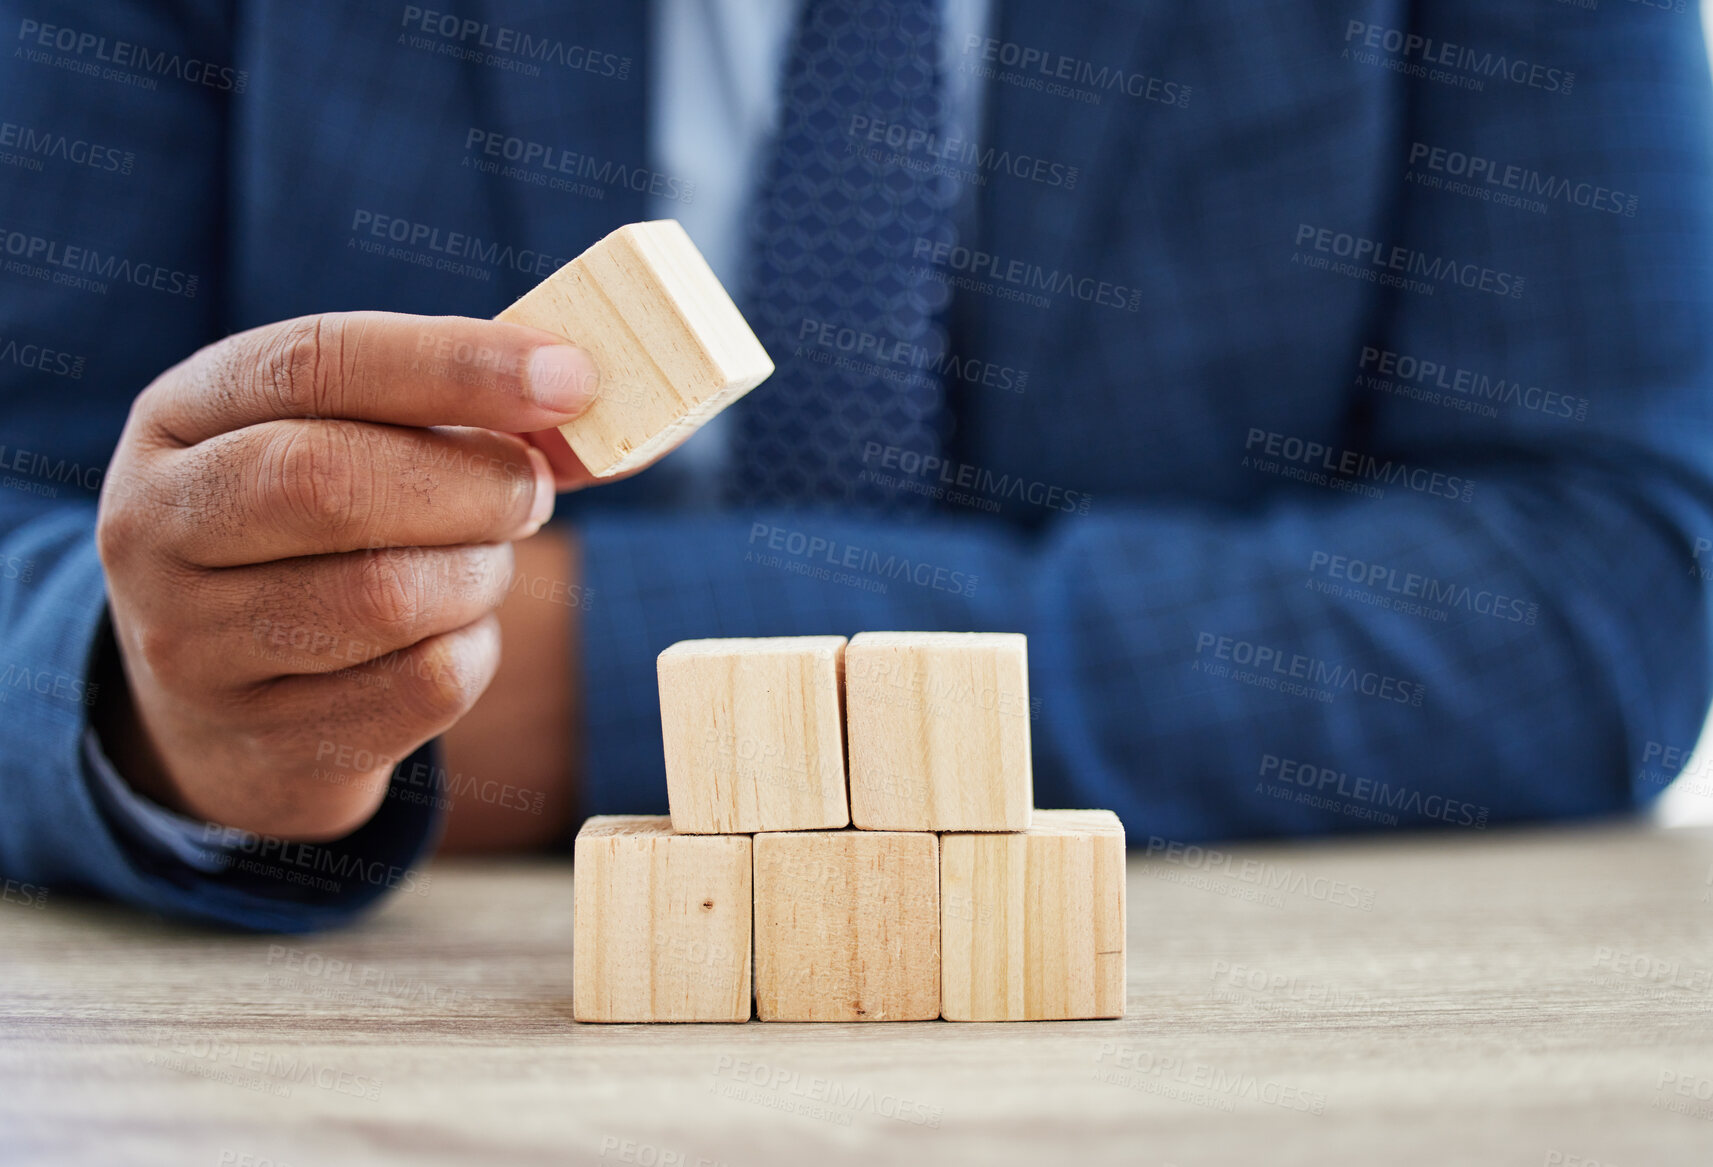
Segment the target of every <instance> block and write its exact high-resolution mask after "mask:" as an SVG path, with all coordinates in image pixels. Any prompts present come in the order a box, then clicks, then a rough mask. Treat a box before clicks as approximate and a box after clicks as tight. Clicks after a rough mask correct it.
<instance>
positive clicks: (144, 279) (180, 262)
mask: <svg viewBox="0 0 1713 1167" xmlns="http://www.w3.org/2000/svg"><path fill="white" fill-rule="evenodd" d="M0 29H3V30H4V31H5V35H6V37H7V38H8V39H9V40H10V42H11V49H10V51H9V52H7V53H6V54H5V58H4V59H0V167H3V168H4V172H5V177H4V180H3V181H0V882H3V883H4V885H5V887H6V888H8V889H15V888H24V887H28V888H32V889H35V890H34V891H32V892H31V893H30V898H31V899H32V900H33V902H36V903H41V902H45V900H46V896H47V895H48V894H50V893H59V892H62V891H72V890H77V889H81V890H86V891H93V892H96V893H98V894H102V895H106V896H110V897H113V898H117V899H120V900H124V901H127V902H129V903H132V904H135V905H138V906H140V907H144V908H148V909H153V910H156V911H160V912H163V913H167V914H172V915H177V916H183V917H188V918H193V919H202V920H207V921H213V922H218V923H222V924H228V925H233V926H237V927H249V928H265V929H280V930H300V929H305V928H312V927H320V926H325V925H329V924H334V923H338V922H340V921H342V920H344V919H347V918H349V917H350V916H351V915H352V914H353V913H354V912H356V911H358V910H359V909H361V908H362V907H363V906H364V905H366V904H369V903H371V902H373V901H374V900H375V899H377V898H378V897H379V896H381V895H382V894H384V893H385V892H387V891H388V890H390V889H396V888H399V887H407V886H408V887H413V888H417V889H419V890H420V889H422V888H425V887H426V883H424V882H423V880H425V879H426V877H419V876H417V875H416V874H415V873H414V872H412V871H411V870H410V868H411V865H412V863H413V862H414V860H415V859H416V857H417V856H418V855H419V854H420V852H421V851H422V850H423V848H424V847H425V845H426V844H427V842H428V841H429V840H430V838H431V836H432V833H433V831H434V828H435V824H436V822H437V816H436V813H435V804H436V802H437V801H438V799H437V797H436V796H435V795H434V794H433V793H432V791H433V788H434V785H435V783H437V782H438V781H439V778H438V775H439V773H440V771H439V768H438V767H437V766H436V764H435V762H434V760H433V758H432V756H431V755H430V753H429V752H428V751H426V750H425V751H423V752H422V753H420V754H419V755H417V756H416V757H414V758H412V759H410V760H409V761H407V762H406V764H405V765H404V766H403V767H401V768H400V770H399V772H398V773H396V774H395V777H394V785H393V787H392V789H391V791H390V795H391V796H389V798H388V799H387V800H386V802H385V804H384V806H383V808H382V809H381V810H380V811H379V812H378V813H377V814H376V816H375V817H374V818H373V819H372V820H371V821H370V822H369V823H368V824H366V825H365V826H364V827H363V828H361V829H360V830H358V831H357V832H355V833H354V834H353V835H351V836H349V837H347V838H346V839H343V840H339V841H337V842H334V843H329V844H326V845H323V846H306V845H293V844H288V843H285V842H283V841H281V840H277V839H264V838H258V837H256V836H232V837H226V836H222V837H220V838H216V839H211V840H209V842H210V844H211V846H214V847H217V848H218V850H219V851H220V852H221V853H223V854H224V855H226V857H227V858H228V859H229V863H228V864H227V865H226V867H225V868H224V869H223V870H219V871H215V872H208V871H204V870H198V868H197V867H196V866H193V865H191V864H189V863H186V862H184V861H183V860H182V859H180V858H178V857H177V856H175V854H174V853H173V850H172V849H171V848H161V847H158V846H157V847H151V846H148V845H146V844H145V843H144V842H142V841H140V840H139V839H138V837H137V832H136V831H135V830H132V829H127V828H129V827H134V826H135V824H134V823H128V822H127V821H125V819H124V816H123V813H122V812H118V811H115V810H114V809H113V807H112V805H111V800H105V801H104V800H102V799H99V798H97V797H96V791H97V789H98V787H96V786H95V785H94V784H93V783H94V782H95V781H96V780H97V778H98V776H97V775H95V774H93V773H91V771H90V769H89V759H88V758H87V756H86V750H85V744H86V737H87V733H88V729H89V721H90V718H89V711H90V708H91V707H92V706H93V705H94V704H95V703H96V701H97V700H99V699H100V693H99V687H98V683H97V682H96V681H94V680H92V674H91V670H92V667H93V664H94V662H95V661H96V659H97V656H98V653H99V652H101V651H102V650H103V647H104V643H103V641H104V638H105V637H106V635H107V634H106V633H105V631H104V629H105V625H106V620H105V614H106V590H105V583H104V577H103V575H102V569H101V564H100V562H99V560H98V559H97V557H96V554H95V548H94V537H93V536H94V527H95V513H96V505H95V500H96V497H97V495H98V493H99V490H100V488H101V486H102V479H103V476H104V474H105V469H106V465H107V462H108V459H109V458H110V457H111V455H112V452H113V446H114V443H115V441H116V440H117V438H118V435H119V431H120V428H121V426H122V425H123V422H124V418H125V414H126V412H127V410H128V409H129V407H130V403H131V400H132V398H133V397H135V395H136V394H137V393H138V392H139V391H140V390H141V389H142V388H143V387H144V386H145V385H147V384H148V382H149V381H150V380H151V379H152V378H153V377H154V376H155V375H157V374H158V373H160V372H161V371H162V370H163V369H165V368H167V367H169V366H170V365H172V364H173V363H174V362H176V361H178V360H180V359H182V358H183V357H184V356H186V355H188V354H189V353H191V352H192V351H194V350H195V349H197V348H198V347H200V346H202V345H204V344H207V343H209V342H210V341H212V340H214V339H216V338H218V337H219V336H220V335H221V334H222V333H223V331H224V321H223V314H222V311H221V309H220V306H219V305H220V302H221V283H222V280H221V268H222V260H221V253H220V241H221V238H222V232H223V230H224V226H223V213H224V210H223V205H222V197H223V195H222V192H223V191H224V189H225V186H226V183H225V180H224V177H223V170H224V167H225V165H226V151H227V147H226V131H227V124H228V111H229V110H230V108H231V102H232V101H233V100H234V98H235V97H236V96H237V95H239V94H241V93H242V91H243V87H244V83H245V77H244V74H243V72H242V70H241V69H239V68H237V66H236V65H235V63H234V60H233V55H232V46H231V38H230V34H229V20H228V17H227V13H226V12H225V11H224V9H223V8H222V7H221V6H220V5H217V4H212V3H207V2H185V3H177V4H169V3H161V4H141V3H122V4H93V3H90V4H85V3H78V4H56V5H18V4H12V3H0ZM7 898H8V899H12V898H15V897H13V896H11V895H10V894H8V896H7Z"/></svg>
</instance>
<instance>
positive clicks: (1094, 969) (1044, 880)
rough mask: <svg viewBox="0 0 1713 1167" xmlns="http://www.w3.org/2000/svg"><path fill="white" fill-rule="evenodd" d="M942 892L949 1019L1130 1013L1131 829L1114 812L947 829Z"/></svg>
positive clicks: (1066, 813)
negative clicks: (1127, 845) (1012, 828)
mask: <svg viewBox="0 0 1713 1167" xmlns="http://www.w3.org/2000/svg"><path fill="white" fill-rule="evenodd" d="M940 897H941V898H940V905H941V906H940V911H941V920H942V928H941V932H940V946H941V954H942V955H941V995H942V998H943V1005H942V1015H943V1016H944V1017H945V1019H946V1020H947V1021H1064V1020H1069V1019H1072V1018H1094V1017H1122V1016H1124V971H1125V970H1124V826H1123V824H1121V823H1120V822H1119V821H1118V816H1117V815H1115V814H1113V813H1112V812H1111V811H1109V810H1038V811H1036V812H1035V822H1034V825H1032V826H1031V827H1030V828H1029V829H1028V830H1027V831H1026V832H1024V833H1022V834H1018V835H997V834H979V835H977V834H957V835H943V836H941V838H940Z"/></svg>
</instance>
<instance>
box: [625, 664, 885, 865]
mask: <svg viewBox="0 0 1713 1167" xmlns="http://www.w3.org/2000/svg"><path fill="white" fill-rule="evenodd" d="M844 654H845V638H844V637H842V636H789V637H775V638H771V639H753V640H685V641H680V642H679V643H677V644H675V645H673V646H672V647H671V648H669V649H667V650H666V651H665V652H663V653H661V654H660V658H659V661H658V662H657V666H656V667H657V671H658V673H659V676H660V724H661V731H662V737H663V744H664V746H665V749H666V799H667V805H668V806H669V808H670V809H671V811H672V829H673V830H675V831H683V832H688V833H694V834H703V833H731V832H745V833H747V832H753V831H812V830H820V829H824V828H827V827H842V826H845V825H846V824H848V823H849V822H850V821H851V819H850V808H849V806H848V804H847V803H846V800H845V730H844V701H843V695H842V694H843V688H842V685H841V680H842V674H843V672H844Z"/></svg>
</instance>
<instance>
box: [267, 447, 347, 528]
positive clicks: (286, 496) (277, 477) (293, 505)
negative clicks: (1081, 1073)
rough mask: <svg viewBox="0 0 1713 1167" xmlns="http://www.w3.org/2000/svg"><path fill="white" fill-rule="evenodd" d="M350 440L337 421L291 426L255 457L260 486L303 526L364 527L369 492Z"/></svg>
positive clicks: (290, 516) (288, 514) (290, 517)
mask: <svg viewBox="0 0 1713 1167" xmlns="http://www.w3.org/2000/svg"><path fill="white" fill-rule="evenodd" d="M352 445H353V440H352V435H351V433H350V431H349V429H348V428H347V427H342V426H327V425H322V426H315V427H314V428H307V427H293V428H292V429H291V430H289V431H287V432H286V433H285V434H284V435H283V436H280V437H277V438H272V439H270V440H269V441H268V443H267V445H266V446H265V447H264V450H263V454H262V457H261V458H260V459H258V462H259V466H260V472H261V474H262V476H263V480H264V483H263V490H264V492H266V493H267V494H270V495H272V497H274V498H276V499H278V500H279V503H280V505H281V506H283V508H284V510H285V513H286V516H287V517H288V519H290V520H292V521H294V522H295V523H296V524H298V525H299V526H300V527H301V528H303V529H305V530H307V531H312V532H322V531H329V530H331V531H333V532H336V533H349V532H351V531H353V530H362V529H366V526H367V524H368V521H369V519H370V517H371V515H370V511H371V509H372V505H373V498H374V496H373V493H372V491H371V490H370V489H368V488H369V487H370V485H371V483H370V482H368V481H367V480H366V478H365V475H364V473H363V471H361V470H360V469H359V458H358V457H357V456H356V454H355V452H354V451H353V449H352Z"/></svg>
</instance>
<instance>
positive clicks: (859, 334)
mask: <svg viewBox="0 0 1713 1167" xmlns="http://www.w3.org/2000/svg"><path fill="white" fill-rule="evenodd" d="M940 35H941V21H940V0H806V3H805V4H804V6H803V9H802V12H801V14H800V15H799V18H798V23H797V28H796V32H795V34H794V36H793V37H792V44H791V50H790V53H789V55H788V57H787V60H786V64H785V70H784V76H783V80H782V84H781V106H780V128H779V136H778V139H777V141H776V142H775V145H774V153H773V157H772V162H771V165H770V166H769V168H768V170H767V171H766V172H765V176H764V179H763V185H762V187H761V190H760V192H759V195H758V198H757V205H756V208H755V215H754V219H753V223H752V237H751V249H752V250H751V254H752V268H751V275H750V281H749V285H748V288H747V292H746V297H745V298H746V301H747V303H746V309H747V311H748V314H749V319H750V321H751V323H752V324H753V325H754V326H755V329H756V333H757V334H758V335H759V336H760V337H761V340H762V343H763V344H765V345H766V346H767V350H768V352H770V353H771V354H772V355H773V359H774V361H775V362H776V364H777V366H778V371H777V372H776V373H775V374H774V376H773V377H772V379H771V380H769V381H768V382H767V383H765V384H763V385H762V386H761V387H760V388H759V389H757V390H756V391H755V392H754V393H752V394H750V396H749V398H748V399H747V400H746V401H744V402H743V403H742V406H741V408H740V409H739V411H738V416H739V419H740V421H739V424H738V433H737V443H736V449H735V450H734V455H735V457H734V472H735V483H734V485H735V489H736V496H737V497H736V501H738V502H739V503H743V504H750V505H754V504H782V503H806V504H822V505H828V504H831V505H842V506H846V507H852V508H857V509H861V510H865V511H890V512H897V511H908V510H919V509H921V507H922V506H923V505H925V502H924V496H923V495H921V494H917V493H912V492H910V491H909V490H907V489H901V488H900V486H899V485H898V482H897V480H896V479H894V478H891V477H890V476H891V475H893V474H895V472H896V470H895V468H896V467H897V465H898V461H897V458H898V452H899V451H906V450H907V451H911V452H913V453H915V454H920V455H923V456H930V455H933V454H935V453H937V452H938V451H939V449H940V447H941V430H942V427H943V426H944V425H945V424H946V419H947V416H948V415H947V413H946V409H945V390H944V385H943V383H942V380H941V378H940V377H939V376H938V374H937V372H936V371H935V367H934V366H935V358H937V356H938V355H939V354H941V353H943V352H944V351H945V346H946V334H945V330H944V327H943V325H942V319H943V316H944V309H945V307H946V304H947V302H948V300H949V298H950V292H949V289H948V288H947V287H946V286H945V285H944V284H942V283H939V282H936V281H934V280H933V279H931V278H927V275H926V274H925V273H927V272H928V271H930V270H931V268H930V265H929V264H927V263H926V262H923V261H919V260H916V259H915V258H913V257H914V256H915V255H916V254H918V253H919V252H921V251H923V250H926V248H927V245H928V244H931V243H933V242H939V241H943V240H953V239H955V235H954V227H953V222H952V213H953V210H954V208H955V204H956V193H955V191H956V182H955V180H954V179H952V178H949V177H944V176H940V175H936V174H935V173H934V172H933V169H932V166H931V162H932V158H931V155H930V154H929V149H930V148H931V145H932V143H934V142H936V141H938V135H939V134H940V132H941V126H942V121H943V116H942V111H943V108H944V100H943V85H942V77H941V72H942V70H941V68H940ZM877 127H879V128H878V129H877ZM918 273H922V274H918ZM889 448H890V449H892V450H893V451H894V453H893V454H892V455H891V456H890V457H888V456H887V455H886V454H885V453H884V452H885V451H886V450H888V449H889ZM883 464H888V465H890V466H891V467H893V468H894V469H893V470H883V469H882V466H883ZM876 475H882V476H883V478H882V481H883V482H885V483H886V485H881V484H880V483H878V482H876V481H875V476H876Z"/></svg>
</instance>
